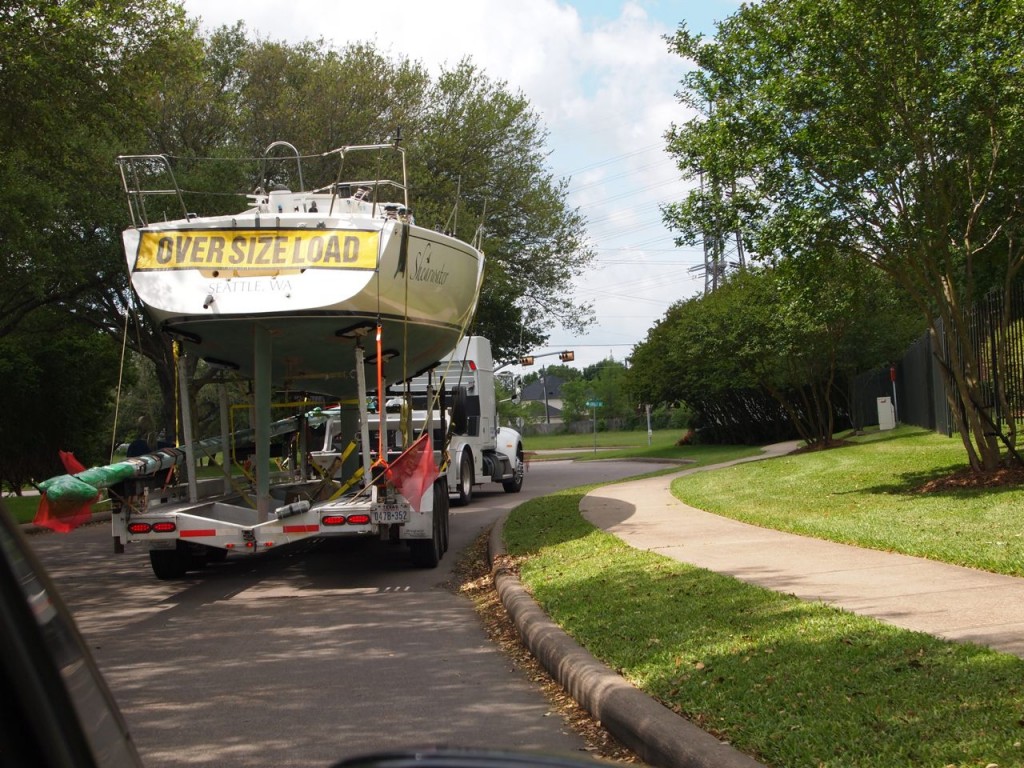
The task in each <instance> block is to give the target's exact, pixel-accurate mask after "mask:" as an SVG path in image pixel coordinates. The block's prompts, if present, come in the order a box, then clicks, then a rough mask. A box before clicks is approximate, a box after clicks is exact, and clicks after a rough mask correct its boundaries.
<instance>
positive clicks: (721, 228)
mask: <svg viewBox="0 0 1024 768" xmlns="http://www.w3.org/2000/svg"><path fill="white" fill-rule="evenodd" d="M708 187H710V190H709V189H708V188H706V187H705V184H704V174H703V173H701V174H700V193H701V197H702V198H703V200H704V202H705V207H706V210H709V211H711V213H712V215H711V216H710V217H709V220H710V224H709V225H708V227H707V228H706V229H705V230H704V237H703V238H702V240H703V244H704V263H703V264H697V265H696V266H693V267H690V268H689V270H688V271H689V272H690V273H691V274H697V275H700V274H703V275H704V295H705V296H706V295H707V294H709V293H711V292H712V291H714V290H716V289H717V288H718V286H720V285H721V284H722V283H723V282H724V281H725V276H726V273H727V272H728V271H729V270H730V269H731V270H737V269H746V266H747V259H746V255H745V253H744V249H743V236H742V234H741V233H740V228H739V223H738V222H737V223H736V224H735V225H734V226H732V227H731V228H730V227H729V225H728V223H726V222H725V218H726V216H725V215H724V211H725V210H727V209H726V206H725V205H724V200H723V192H722V185H721V184H719V183H718V182H717V180H712V181H711V183H710V184H708ZM731 194H732V195H735V194H736V182H733V183H732V192H731Z"/></svg>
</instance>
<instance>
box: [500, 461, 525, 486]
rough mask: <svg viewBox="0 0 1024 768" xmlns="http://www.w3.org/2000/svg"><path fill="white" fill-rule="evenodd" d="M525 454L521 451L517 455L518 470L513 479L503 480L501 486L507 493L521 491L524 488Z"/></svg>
mask: <svg viewBox="0 0 1024 768" xmlns="http://www.w3.org/2000/svg"><path fill="white" fill-rule="evenodd" d="M523 473H524V467H523V455H522V453H519V454H517V455H516V471H515V474H514V475H513V476H512V479H511V480H503V481H502V483H501V487H502V488H504V489H505V493H519V492H520V491H521V490H523Z"/></svg>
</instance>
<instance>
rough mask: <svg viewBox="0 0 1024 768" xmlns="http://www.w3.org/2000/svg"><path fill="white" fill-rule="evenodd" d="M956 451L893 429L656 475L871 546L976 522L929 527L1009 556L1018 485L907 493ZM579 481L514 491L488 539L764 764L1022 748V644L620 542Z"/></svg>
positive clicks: (695, 715)
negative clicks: (827, 598)
mask: <svg viewBox="0 0 1024 768" xmlns="http://www.w3.org/2000/svg"><path fill="white" fill-rule="evenodd" d="M958 448H959V450H958ZM963 460H964V457H963V452H962V447H959V446H958V444H957V443H956V442H955V441H951V440H948V439H947V438H944V437H939V436H935V435H932V434H930V433H926V432H923V431H920V430H912V429H900V430H897V431H896V432H893V433H885V434H882V435H880V434H875V435H870V436H867V437H865V438H860V439H859V444H858V445H854V446H850V447H844V448H839V449H836V450H832V451H826V452H821V453H806V454H800V455H796V456H791V457H785V458H781V459H772V460H770V461H766V462H754V463H750V464H743V465H740V466H737V467H734V468H728V469H720V470H715V471H713V472H708V473H697V474H696V475H692V476H689V477H687V478H681V479H679V480H677V481H675V483H674V487H675V488H677V489H678V492H679V493H680V494H681V495H682V496H683V497H684V498H686V499H687V501H688V502H690V503H694V501H695V500H697V499H698V498H699V499H700V502H701V503H699V504H694V505H695V506H700V507H702V508H708V507H712V506H715V507H716V508H718V509H720V510H721V509H725V508H727V507H728V508H729V509H730V510H731V511H730V513H729V514H731V515H733V516H737V517H739V515H738V514H737V513H736V511H735V510H736V509H737V508H742V509H743V517H742V519H745V520H749V521H750V522H759V523H760V524H764V525H772V526H776V527H783V528H784V529H786V530H797V529H798V528H797V526H796V524H795V523H793V519H794V518H796V519H799V520H800V521H801V522H800V525H801V526H806V527H807V528H813V529H814V530H815V531H816V534H815V535H823V533H824V532H826V531H830V532H833V533H832V534H830V535H829V537H834V538H836V539H837V540H845V541H861V539H859V538H858V537H861V536H864V537H868V536H870V541H872V542H873V543H874V544H875V545H876V546H879V547H880V548H883V549H897V548H904V547H906V548H911V547H919V548H921V549H924V548H930V547H933V546H934V542H936V541H940V540H942V539H943V538H944V537H943V536H942V535H941V533H937V532H936V527H937V526H939V524H940V523H941V524H942V525H945V526H947V527H946V529H945V530H948V531H950V532H951V533H950V537H957V536H959V537H960V538H975V539H976V541H975V543H974V544H969V545H968V544H950V543H948V542H947V544H946V547H945V549H946V550H949V551H952V552H955V553H958V554H957V556H956V559H965V555H964V553H967V555H966V558H967V559H970V558H977V559H978V561H979V562H989V561H993V562H1003V563H1009V562H1011V561H1012V560H1013V556H1012V555H1011V556H1009V557H1007V556H999V555H998V554H997V553H999V552H1000V551H1002V550H1004V549H1005V550H1009V549H1011V548H1010V547H1008V546H1007V545H1005V544H998V543H997V542H999V541H1004V542H1005V540H1006V539H1007V538H1008V537H1009V535H1010V534H1011V533H1013V531H1012V529H1011V526H1010V525H1009V520H1010V519H1011V518H1012V510H1013V509H1016V510H1018V511H1020V510H1024V496H1022V495H1021V490H1019V489H1016V490H1002V491H993V492H991V493H983V492H975V493H965V492H957V493H950V494H942V495H941V496H942V499H941V500H940V502H939V503H938V504H931V503H929V500H928V499H926V498H922V499H920V500H918V498H917V497H918V496H919V495H920V494H915V493H914V489H915V488H917V487H919V486H920V484H921V482H922V481H923V480H924V479H926V478H929V477H934V476H936V475H939V474H944V473H946V472H948V471H950V470H951V469H953V468H954V467H957V466H959V465H961V464H962V463H963ZM587 490H588V489H587V488H582V489H573V490H569V491H565V492H562V493H560V494H556V495H554V496H550V497H547V498H545V499H535V500H533V501H530V502H528V503H526V504H524V505H522V506H520V507H518V508H517V509H516V510H514V511H513V513H512V515H511V516H510V518H509V520H508V522H507V523H506V527H505V540H506V544H507V546H508V549H509V552H510V553H511V554H513V555H517V556H519V557H522V558H524V559H523V561H522V563H521V575H522V578H523V581H524V583H525V584H526V585H527V586H528V588H529V589H530V590H531V591H532V592H533V594H534V595H535V597H536V598H537V600H538V601H539V602H540V603H541V605H542V606H543V607H544V609H545V610H546V611H547V612H548V614H549V615H550V616H552V618H553V619H554V620H555V621H556V622H558V623H559V624H560V625H562V626H563V627H564V628H565V629H566V630H567V631H568V632H569V633H570V634H572V635H573V636H574V637H575V638H576V639H577V640H579V641H580V642H581V643H582V644H583V645H584V646H586V647H587V648H588V649H589V650H590V651H591V652H593V653H594V654H595V655H596V656H598V657H599V658H601V659H602V660H604V661H605V662H606V663H607V664H608V665H609V666H610V667H612V668H613V669H617V670H619V671H620V672H621V673H622V674H623V675H624V676H625V677H626V678H627V679H629V680H630V681H631V682H633V683H634V684H636V685H638V686H639V687H641V688H643V689H644V690H646V691H647V692H649V693H650V694H651V695H653V696H656V697H657V698H659V699H660V700H662V701H663V702H665V704H666V705H667V706H669V707H671V708H672V709H674V710H675V711H677V712H679V713H681V714H684V715H686V716H687V717H689V718H690V719H691V720H693V721H694V722H696V723H697V724H698V725H700V726H701V727H703V728H705V729H706V730H708V731H710V732H712V733H715V734H716V735H718V736H719V737H721V738H723V739H726V740H728V741H729V742H730V743H732V744H734V745H736V746H737V747H739V748H740V749H742V750H744V751H745V752H747V753H749V754H752V755H754V756H756V757H758V758H759V759H760V760H762V761H764V762H766V763H767V764H769V765H771V766H774V768H788V767H790V766H792V767H793V768H797V767H800V768H802V767H803V766H865V767H867V766H871V767H872V768H878V767H884V766H894V767H895V766H939V767H945V766H958V767H959V766H963V767H965V768H966V767H967V766H972V767H973V766H978V767H979V768H984V767H985V766H990V765H998V766H1003V768H1005V767H1006V766H1020V765H1024V746H1022V743H1024V660H1021V659H1018V658H1017V657H1015V656H1010V655H1008V654H1001V653H997V652H995V651H991V650H988V649H985V648H979V647H977V646H972V645H966V644H957V643H949V642H946V641H942V640H939V639H936V638H933V637H931V636H928V635H924V634H920V633H915V632H910V631H906V630H902V629H898V628H895V627H892V626H890V625H886V624H883V623H881V622H878V621H875V620H873V619H870V618H866V617H861V616H856V615H853V614H850V613H847V612H844V611H840V610H836V609H833V608H830V607H828V606H825V605H823V604H818V603H805V602H801V601H799V600H797V599H796V598H793V597H791V596H788V595H783V594H778V593H775V592H770V591H767V590H764V589H761V588H759V587H754V586H750V585H747V584H744V583H742V582H740V581H738V580H735V579H733V578H731V577H727V576H720V575H718V574H714V573H711V572H709V571H706V570H702V569H698V568H694V567H692V566H688V565H686V564H683V563H678V562H676V561H673V560H670V559H668V558H664V557H661V556H659V555H656V554H653V553H649V552H641V551H639V550H634V549H632V548H630V547H629V546H627V545H626V544H625V543H623V542H622V541H621V540H619V539H618V538H616V537H614V536H611V535H608V534H605V533H603V532H601V531H598V530H596V529H594V528H593V526H591V525H590V524H589V523H587V522H586V521H585V520H583V518H582V517H581V515H580V514H579V502H580V500H581V499H582V497H583V495H584V493H585V492H586V491H587ZM722 497H726V498H727V499H728V501H726V502H723V501H721V499H722ZM759 509H763V513H762V514H761V515H758V512H757V510H759ZM794 509H796V510H801V511H800V512H799V513H796V512H793V511H792V510H794ZM993 510H994V511H993ZM819 518H820V519H819ZM1000 520H1001V521H1002V522H996V521H1000ZM978 527H981V528H984V530H985V532H984V533H981V534H979V535H977V536H976V537H971V536H968V537H965V536H964V532H965V531H967V530H969V529H975V528H978ZM850 529H853V530H855V531H857V533H856V534H854V535H850V534H848V533H846V531H848V530H850ZM836 531H838V532H840V533H839V535H836V534H835V533H834V532H836ZM953 531H957V532H959V533H957V534H954V533H952V532H953ZM801 532H808V531H807V530H801ZM867 541H868V538H865V539H863V540H862V543H866V542H867ZM915 542H916V543H915ZM986 542H988V543H987V544H986ZM971 553H974V554H971ZM967 564H972V563H967Z"/></svg>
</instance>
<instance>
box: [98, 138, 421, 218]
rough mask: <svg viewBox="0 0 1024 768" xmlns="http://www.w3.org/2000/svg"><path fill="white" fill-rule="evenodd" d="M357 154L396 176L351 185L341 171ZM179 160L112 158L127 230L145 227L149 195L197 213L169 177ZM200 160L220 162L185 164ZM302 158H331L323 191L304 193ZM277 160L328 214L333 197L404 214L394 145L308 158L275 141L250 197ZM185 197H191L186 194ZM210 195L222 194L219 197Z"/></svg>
mask: <svg viewBox="0 0 1024 768" xmlns="http://www.w3.org/2000/svg"><path fill="white" fill-rule="evenodd" d="M280 148H285V149H287V150H290V153H289V156H288V157H280V156H274V155H273V153H274V152H275V151H276V150H278V149H280ZM359 153H364V154H365V153H377V155H378V158H377V160H376V165H377V171H397V172H399V173H398V175H397V176H396V177H395V178H389V177H388V176H386V175H384V174H383V173H378V174H377V175H376V176H375V177H373V178H364V179H362V180H356V181H349V180H345V179H344V173H345V165H346V159H347V158H349V157H350V156H352V155H354V154H359ZM385 153H395V154H397V156H398V159H399V166H400V167H398V168H396V167H394V161H393V160H392V161H390V164H388V165H387V167H386V168H385V167H384V166H385V162H384V154H385ZM182 159H183V158H178V157H175V156H172V155H167V154H151V155H120V156H119V157H118V158H117V164H118V167H119V169H120V172H121V184H122V187H123V188H124V191H125V194H126V195H127V197H128V211H129V214H130V215H131V219H132V225H133V226H135V227H140V226H148V225H149V223H150V220H151V219H152V218H153V215H152V213H151V212H150V211H149V210H147V205H146V203H147V199H148V198H149V197H151V196H164V197H167V196H172V197H174V198H176V203H175V204H172V205H171V209H174V210H180V211H181V218H182V219H191V218H195V217H196V216H197V214H195V213H190V212H189V210H188V206H187V205H186V202H185V194H184V191H183V190H182V188H181V185H180V184H179V183H178V180H177V178H176V177H175V173H174V167H173V161H181V160H182ZM201 160H208V161H216V162H224V160H225V159H224V158H191V159H190V162H199V161H201ZM241 160H243V161H244V160H245V158H242V159H241ZM304 160H319V161H328V165H329V164H330V162H333V161H335V160H336V162H337V171H336V172H335V173H334V181H333V182H331V183H330V184H327V185H325V186H323V187H320V188H318V189H314V190H312V192H306V189H305V180H304V177H303V161H304ZM251 161H252V158H249V162H251ZM283 161H287V162H289V163H291V162H294V164H295V169H294V173H295V175H294V176H292V172H291V170H290V169H289V171H288V173H287V176H290V177H291V178H292V181H297V182H298V186H299V189H298V193H299V194H325V195H330V198H331V210H333V208H334V205H335V202H336V201H337V200H338V199H344V198H346V197H355V198H356V199H362V200H363V201H364V202H366V203H369V204H370V205H371V206H372V211H373V214H376V212H377V209H378V208H379V207H383V206H385V205H391V204H396V203H397V204H399V205H401V206H402V207H404V208H405V209H406V211H408V208H409V190H408V183H407V171H406V161H405V148H404V147H401V146H399V145H398V144H397V143H391V144H356V145H350V146H344V147H338V148H336V149H332V150H329V151H327V152H324V153H322V154H319V155H309V156H305V157H304V156H302V155H300V154H299V152H298V150H297V149H296V148H295V147H294V146H293V145H292V144H290V143H288V142H286V141H275V142H273V143H272V144H270V145H268V146H267V148H266V149H265V150H264V152H263V157H262V158H261V167H260V169H259V179H260V183H259V186H258V187H257V190H256V193H255V194H256V195H263V194H266V193H265V192H264V191H263V190H264V189H269V188H271V187H272V186H274V185H272V184H271V183H270V179H269V177H268V165H269V164H270V163H272V162H283ZM361 167H362V168H363V170H364V171H365V170H366V166H365V164H363V165H362V166H361ZM325 170H326V169H325ZM399 178H400V180H399ZM189 194H190V195H191V194H196V193H195V192H190V193H189ZM199 194H202V193H199ZM207 194H209V193H207ZM215 194H219V195H223V193H215ZM246 196H247V197H250V198H252V197H253V196H254V195H253V193H249V194H248V195H246ZM160 213H161V214H162V215H163V217H164V218H166V217H167V215H168V213H169V211H168V210H167V207H166V206H164V207H162V208H161V211H160ZM172 218H173V217H172Z"/></svg>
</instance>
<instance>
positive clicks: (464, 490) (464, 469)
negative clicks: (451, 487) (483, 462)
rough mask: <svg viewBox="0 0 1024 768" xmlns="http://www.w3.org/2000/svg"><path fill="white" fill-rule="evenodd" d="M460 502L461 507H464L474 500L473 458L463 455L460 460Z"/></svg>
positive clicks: (466, 454)
mask: <svg viewBox="0 0 1024 768" xmlns="http://www.w3.org/2000/svg"><path fill="white" fill-rule="evenodd" d="M458 491H459V501H458V504H459V506H460V507H464V506H466V505H467V504H469V502H471V501H472V500H473V457H472V456H471V455H470V454H469V453H468V452H466V453H463V454H462V458H461V459H460V460H459V487H458Z"/></svg>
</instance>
